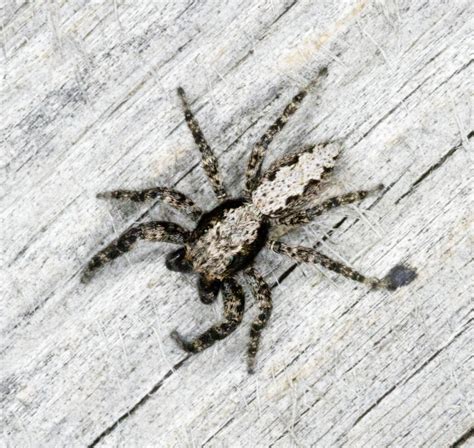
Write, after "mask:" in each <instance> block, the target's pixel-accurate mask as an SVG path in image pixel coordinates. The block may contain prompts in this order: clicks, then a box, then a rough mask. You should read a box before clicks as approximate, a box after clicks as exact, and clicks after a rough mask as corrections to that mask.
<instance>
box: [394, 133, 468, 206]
mask: <svg viewBox="0 0 474 448" xmlns="http://www.w3.org/2000/svg"><path fill="white" fill-rule="evenodd" d="M473 135H474V131H471V132H470V133H469V134H468V135H467V139H468V140H470V139H471V138H472V137H473ZM462 147H463V143H462V141H461V142H460V143H459V144H457V145H456V146H454V147H452V148H451V149H450V150H449V151H448V152H446V154H444V155H443V156H442V157H441V159H439V160H438V161H437V162H436V163H435V164H433V165H431V166H430V167H429V168H428V169H427V170H426V171H425V172H424V173H423V174H422V175H421V176H419V177H418V179H416V180H415V182H413V183H412V184H411V186H410V188H409V189H408V190H407V191H406V192H405V193H403V194H402V195H401V196H400V197H399V198H398V199H397V200H396V201H395V202H394V204H398V203H399V202H400V201H401V200H402V199H403V198H405V197H406V196H408V195H410V194H412V193H413V191H414V190H415V188H416V187H417V185H419V184H420V183H421V182H423V181H424V180H425V179H426V178H427V177H428V176H430V175H431V174H432V173H433V172H435V171H436V170H437V169H438V168H440V167H441V166H443V164H444V163H445V162H446V161H447V160H448V159H449V158H450V157H451V156H452V155H453V154H454V153H455V152H456V151H457V150H458V149H460V148H462Z"/></svg>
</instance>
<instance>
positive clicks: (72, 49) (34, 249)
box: [0, 0, 474, 448]
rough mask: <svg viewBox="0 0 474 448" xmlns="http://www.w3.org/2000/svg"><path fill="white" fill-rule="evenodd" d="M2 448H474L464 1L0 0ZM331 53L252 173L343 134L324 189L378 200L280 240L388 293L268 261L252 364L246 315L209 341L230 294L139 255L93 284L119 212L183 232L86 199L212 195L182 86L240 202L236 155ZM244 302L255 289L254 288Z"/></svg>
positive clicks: (163, 212)
mask: <svg viewBox="0 0 474 448" xmlns="http://www.w3.org/2000/svg"><path fill="white" fill-rule="evenodd" d="M1 11H2V12H1V13H2V17H1V24H2V26H1V29H2V33H1V38H0V42H1V43H2V56H1V57H2V65H1V70H2V76H1V78H2V90H1V105H2V107H1V122H0V129H1V134H0V135H1V141H2V144H1V153H0V217H1V218H0V229H1V231H0V239H1V247H0V253H1V266H2V269H1V272H0V296H1V300H0V306H1V308H0V331H1V339H0V363H1V364H0V366H1V369H0V370H1V372H0V394H1V395H0V400H1V409H2V412H1V414H0V428H2V431H1V432H0V440H1V444H0V445H1V446H5V447H23V446H31V447H59V446H68V447H71V446H72V447H76V446H77V447H82V446H137V447H143V446H160V447H175V446H176V447H178V446H179V447H181V446H193V447H196V446H206V447H222V446H226V447H227V446H228V447H239V446H242V447H244V446H245V447H247V446H255V447H286V446H308V447H309V446H311V447H342V446H347V447H385V446H396V447H410V448H412V447H425V446H429V447H448V446H455V447H459V446H466V447H467V446H473V438H472V435H473V432H472V426H473V424H474V419H473V408H472V403H473V394H472V367H473V365H472V356H470V355H472V338H473V334H472V314H471V311H472V310H471V306H472V302H471V298H472V278H473V277H474V272H473V264H472V247H473V246H472V221H473V220H472V136H473V122H472V110H473V104H472V79H473V70H472V33H473V25H472V24H473V12H474V11H473V7H472V3H471V2H469V1H462V0H456V1H451V2H444V1H441V0H436V1H432V2H423V1H421V0H419V1H418V0H417V1H408V0H387V1H383V2H381V1H369V0H360V1H355V0H346V1H343V2H334V1H330V0H323V1H318V2H313V1H310V0H291V1H282V0H269V1H255V2H243V1H235V2H230V1H229V2H218V1H217V0H202V1H191V0H190V1H175V2H164V1H163V2H158V1H150V2H131V1H128V0H123V1H121V0H113V1H108V2H105V1H86V0H70V1H66V0H64V1H51V2H46V1H41V0H39V1H35V2H29V1H14V0H9V1H6V3H5V4H4V5H3V7H2V8H1ZM324 66H327V67H328V77H327V79H326V80H325V81H324V82H323V83H321V84H319V85H317V86H316V87H314V88H313V89H311V91H310V93H309V95H308V97H307V98H306V99H305V101H304V104H303V106H302V107H301V110H299V111H298V112H297V113H296V114H295V116H294V117H292V119H291V121H290V122H289V123H288V125H287V126H286V127H285V130H284V132H283V133H282V134H281V135H279V136H278V138H277V139H276V140H275V142H273V143H272V145H271V147H270V149H269V153H268V157H267V160H266V162H265V166H268V164H269V163H270V162H271V161H272V160H275V158H277V157H278V156H281V155H283V154H285V153H286V152H287V151H289V150H291V149H294V148H296V147H299V146H301V145H303V144H308V143H317V142H322V141H326V140H336V139H337V140H340V141H342V142H343V143H344V152H343V154H342V156H341V159H340V161H339V165H338V167H337V169H336V170H335V173H334V175H333V177H332V181H331V183H330V185H329V186H328V190H327V191H328V192H331V193H335V192H343V191H349V190H351V189H360V188H369V187H370V188H371V187H374V186H375V185H377V184H379V183H384V184H385V185H386V187H387V188H386V189H385V190H384V192H383V194H381V195H380V196H378V197H377V196H376V197H371V198H370V199H366V200H365V201H364V202H363V203H362V204H361V205H360V206H357V207H347V208H344V209H341V210H337V211H334V212H333V213H331V214H330V215H328V216H325V217H322V218H321V219H318V220H317V222H316V223H314V224H311V225H309V226H306V227H305V228H304V229H302V230H301V231H298V232H295V233H294V234H292V235H288V237H286V240H287V241H291V242H301V241H304V242H305V243H306V244H309V243H311V244H314V243H315V242H316V241H318V240H321V239H322V238H323V236H324V235H326V236H327V235H328V232H329V233H330V236H329V238H327V239H326V240H325V241H324V243H323V246H322V248H323V249H324V250H325V251H326V252H327V254H328V255H330V256H334V257H337V258H339V259H343V260H346V261H347V262H349V263H350V264H351V265H352V266H354V267H356V268H357V269H359V270H361V271H362V272H364V273H367V274H370V275H378V276H382V275H384V274H385V273H386V272H388V270H389V269H390V268H391V267H392V266H394V265H395V264H397V263H399V262H406V263H409V264H410V265H412V266H415V267H416V268H417V269H418V273H419V276H418V278H417V280H416V281H415V282H414V283H412V284H411V285H409V286H407V287H406V288H403V289H400V290H398V291H396V292H394V293H389V292H382V291H379V292H371V291H368V290H367V289H366V288H365V287H364V286H361V285H358V284H354V283H352V282H350V281H348V280H346V279H344V278H341V277H337V276H335V275H333V274H330V273H327V272H323V271H322V270H319V269H317V268H314V267H310V266H294V265H292V262H291V261H290V260H286V259H282V258H279V257H278V256H277V255H275V254H270V253H262V254H261V255H260V256H259V257H258V260H257V266H258V268H259V269H260V270H261V271H262V272H263V273H264V276H265V279H266V280H267V281H268V282H269V283H271V284H272V285H273V300H274V312H273V315H272V318H271V321H270V325H269V327H268V329H267V331H266V332H265V333H264V337H263V341H262V347H261V351H260V353H259V357H258V365H257V369H256V374H255V375H253V376H249V375H248V374H247V372H246V366H245V351H246V344H247V341H248V332H249V323H250V322H251V319H252V317H253V315H254V313H255V311H256V307H255V305H254V303H253V301H252V299H251V297H250V296H249V294H248V299H247V303H248V312H247V314H246V316H245V318H244V322H243V324H242V325H241V327H240V328H239V329H238V330H237V331H236V332H235V333H234V334H233V335H232V336H231V337H229V338H228V339H227V340H225V341H223V342H222V343H219V344H217V345H216V346H215V348H212V349H210V350H208V351H206V352H203V353H202V354H200V355H197V356H194V357H189V356H187V355H186V354H184V353H182V352H181V351H180V350H179V349H178V348H177V347H176V346H175V345H174V344H173V341H172V340H171V338H170V337H169V334H170V332H171V331H172V330H173V329H175V328H178V329H179V331H180V332H181V333H182V334H185V335H188V334H189V335H192V334H197V333H198V332H199V331H200V330H202V329H204V328H205V327H207V326H208V325H209V324H210V323H211V322H214V321H215V320H216V319H218V317H219V315H220V313H221V304H220V303H219V304H216V305H213V306H211V307H206V306H204V305H202V304H201V303H200V302H199V301H198V300H197V294H196V291H195V286H194V281H195V279H194V278H193V277H189V276H184V275H182V274H178V273H172V272H169V271H167V270H166V269H165V267H164V256H165V255H166V253H167V252H168V251H169V250H170V247H171V246H169V245H167V244H157V245H151V244H148V245H147V244H140V245H139V246H138V247H137V249H136V250H135V251H133V252H131V253H130V255H129V256H127V257H126V258H123V259H119V260H117V261H116V262H114V263H113V264H112V265H110V267H108V268H107V269H104V270H103V271H102V272H101V273H100V274H99V275H97V277H95V278H94V279H93V281H92V282H91V283H90V284H88V285H82V284H81V283H80V282H79V275H80V271H81V269H83V267H84V265H85V263H86V261H87V260H88V259H89V258H90V257H91V256H92V255H93V254H94V253H95V252H96V251H97V250H98V249H99V248H100V247H103V246H104V245H105V244H106V243H108V242H109V241H111V240H112V239H114V238H115V237H116V236H117V234H119V233H121V232H122V231H123V230H125V229H126V228H127V227H129V226H130V225H131V224H132V223H134V222H137V221H142V220H143V221H146V220H149V219H156V218H158V217H159V218H160V219H164V218H170V219H173V220H176V221H177V222H179V223H180V224H182V225H189V224H190V222H188V221H186V220H185V219H184V218H182V217H180V216H178V215H176V214H174V213H173V212H172V211H171V210H170V209H168V208H166V207H165V206H162V205H160V204H158V203H152V204H145V205H142V206H137V205H127V204H118V203H113V202H107V201H103V200H98V199H96V198H95V194H96V193H98V192H100V191H106V190H110V189H114V188H119V187H120V188H130V189H132V188H133V189H136V188H141V187H143V188H145V187H151V186H157V185H162V186H169V187H173V188H178V189H179V190H181V191H183V192H186V193H187V194H189V196H190V197H192V198H193V199H194V200H195V201H196V202H197V203H198V204H199V205H201V206H202V207H203V208H205V209H209V208H211V207H212V206H213V205H214V204H215V199H214V197H213V195H212V191H211V189H210V187H209V185H208V184H207V183H206V180H205V176H204V173H203V170H202V168H201V167H200V166H199V164H198V162H199V154H198V151H197V149H196V148H195V145H194V143H193V141H192V138H191V136H190V134H189V132H188V129H187V128H186V124H185V123H184V117H183V116H182V112H181V110H180V104H179V99H178V97H177V95H176V88H177V87H178V86H183V87H184V88H185V89H186V91H187V94H188V97H189V100H190V102H191V107H192V108H193V110H194V111H195V112H196V115H197V118H198V119H199V121H200V123H201V126H202V127H203V130H204V133H205V135H206V136H207V138H208V140H209V141H210V142H211V145H212V147H213V148H214V149H215V151H216V153H217V155H218V158H219V164H220V166H221V167H222V171H223V175H224V181H225V184H226V185H227V187H228V189H229V190H230V191H231V193H232V194H233V195H236V194H238V192H239V191H241V189H242V187H243V174H244V169H245V165H246V162H247V158H248V155H249V153H250V148H251V146H252V144H253V143H254V142H256V141H257V139H258V138H259V136H260V135H261V134H262V133H263V132H264V131H265V129H266V128H267V127H268V125H270V124H271V123H272V122H273V121H274V119H275V118H276V117H277V116H278V114H279V113H280V111H281V110H282V109H283V107H284V106H285V105H286V103H287V102H288V101H289V99H290V98H291V97H292V96H293V95H294V94H295V93H296V92H298V90H299V89H300V88H301V87H303V86H306V85H309V84H311V83H312V82H313V81H314V79H315V76H316V74H317V73H318V71H319V70H320V69H321V68H322V67H324ZM247 292H248V288H247Z"/></svg>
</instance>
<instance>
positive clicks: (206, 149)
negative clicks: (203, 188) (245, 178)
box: [178, 87, 227, 200]
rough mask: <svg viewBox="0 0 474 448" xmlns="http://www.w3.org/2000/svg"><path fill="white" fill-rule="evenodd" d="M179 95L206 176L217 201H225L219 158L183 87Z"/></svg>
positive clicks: (179, 88) (179, 90)
mask: <svg viewBox="0 0 474 448" xmlns="http://www.w3.org/2000/svg"><path fill="white" fill-rule="evenodd" d="M178 95H179V97H180V98H181V102H182V104H183V109H184V117H185V119H186V123H187V125H188V128H189V130H190V131H191V134H192V135H193V138H194V141H195V142H196V145H197V146H198V148H199V151H200V152H201V157H202V165H203V168H204V171H205V172H206V175H207V177H208V179H209V181H210V183H211V187H212V189H213V190H214V193H215V194H216V196H217V199H219V200H223V199H225V198H226V197H227V193H226V191H225V188H224V184H223V182H222V179H221V176H220V173H219V165H218V163H217V158H216V156H215V154H214V153H213V151H212V149H211V147H210V146H209V144H208V143H207V141H206V139H205V137H204V134H203V133H202V130H201V128H200V126H199V123H198V122H197V120H196V118H194V115H193V113H192V112H191V109H190V108H189V104H188V101H187V99H186V95H185V93H184V89H183V88H182V87H178Z"/></svg>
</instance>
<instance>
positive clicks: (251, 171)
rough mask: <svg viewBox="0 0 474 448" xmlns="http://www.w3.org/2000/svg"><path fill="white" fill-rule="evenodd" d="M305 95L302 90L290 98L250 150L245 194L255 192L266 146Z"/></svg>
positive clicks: (296, 108)
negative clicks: (281, 111)
mask: <svg viewBox="0 0 474 448" xmlns="http://www.w3.org/2000/svg"><path fill="white" fill-rule="evenodd" d="M306 93H307V92H306V91H305V90H302V91H301V92H299V93H297V94H296V95H295V96H294V97H293V98H292V100H291V101H290V103H288V104H287V106H286V107H285V109H283V113H282V114H281V115H280V117H278V118H277V119H276V120H275V122H274V123H273V124H272V125H271V126H270V127H269V128H268V129H267V131H266V132H265V134H263V135H262V136H261V137H260V140H259V141H258V142H257V143H256V144H255V146H254V147H253V148H252V152H251V153H250V158H249V161H248V165H247V171H246V173H245V176H246V181H245V191H246V192H247V194H249V193H251V192H252V191H253V190H255V188H256V186H257V184H258V180H259V178H260V173H261V169H262V164H263V159H264V157H265V152H266V151H267V148H268V146H269V145H270V143H271V142H272V140H273V138H274V137H275V135H276V134H277V133H278V132H280V131H281V130H282V129H283V127H284V126H285V124H286V122H287V121H288V119H289V118H290V117H291V116H292V115H293V114H294V113H295V112H296V111H297V110H298V108H299V106H300V105H301V102H302V101H303V99H304V97H305V96H306Z"/></svg>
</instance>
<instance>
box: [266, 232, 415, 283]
mask: <svg viewBox="0 0 474 448" xmlns="http://www.w3.org/2000/svg"><path fill="white" fill-rule="evenodd" d="M267 247H268V248H269V249H271V250H273V251H274V252H276V253H277V254H282V255H286V256H288V257H290V258H292V259H293V260H296V261H297V262H300V263H315V264H320V265H321V266H323V267H325V268H326V269H329V270H331V271H334V272H337V273H338V274H342V275H343V276H344V277H347V278H350V279H351V280H355V281H356V282H361V283H364V284H366V285H368V286H370V287H371V288H385V289H389V290H391V291H393V290H395V289H397V288H399V287H400V286H405V285H407V284H408V283H411V282H412V281H413V280H414V279H415V278H416V272H415V270H414V269H412V268H410V267H408V266H403V265H397V266H395V267H393V268H392V269H391V270H390V271H389V273H388V274H387V275H386V276H385V277H384V278H382V279H379V278H376V277H366V276H364V275H362V274H360V273H359V272H357V271H355V270H354V269H352V268H350V267H349V266H346V265H344V264H342V263H339V262H338V261H335V260H332V259H331V258H329V257H327V256H326V255H323V254H322V253H321V252H318V251H317V250H315V249H313V248H310V247H301V246H299V247H291V246H288V245H286V244H285V243H282V242H280V241H272V240H270V241H269V242H268V243H267Z"/></svg>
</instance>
